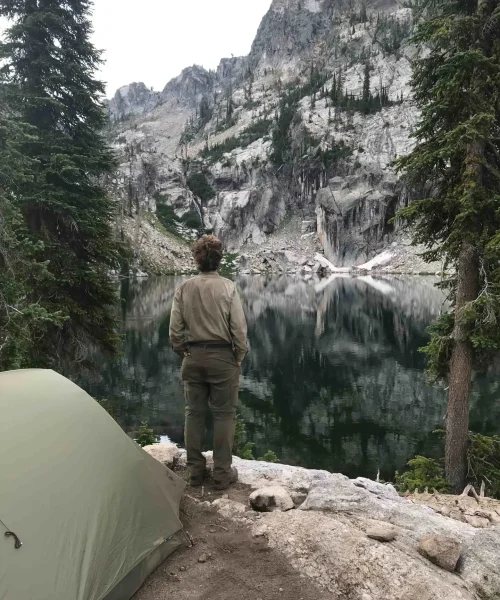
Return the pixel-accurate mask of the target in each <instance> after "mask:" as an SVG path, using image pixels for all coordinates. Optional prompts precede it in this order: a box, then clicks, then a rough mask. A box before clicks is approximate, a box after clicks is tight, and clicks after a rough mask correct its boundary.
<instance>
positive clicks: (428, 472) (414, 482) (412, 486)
mask: <svg viewBox="0 0 500 600" xmlns="http://www.w3.org/2000/svg"><path fill="white" fill-rule="evenodd" d="M395 486H396V489H397V490H398V492H401V493H403V492H407V491H408V492H414V491H415V490H420V491H423V490H424V489H425V488H426V487H428V488H429V490H431V491H432V490H436V491H437V492H441V493H443V494H446V493H447V492H449V486H448V484H447V483H446V479H445V477H444V467H443V466H442V465H441V464H439V463H438V462H437V461H436V460H434V459H433V458H425V456H416V457H415V458H412V459H411V460H410V461H408V470H407V471H405V472H404V473H403V474H402V475H400V474H399V473H397V472H396V476H395Z"/></svg>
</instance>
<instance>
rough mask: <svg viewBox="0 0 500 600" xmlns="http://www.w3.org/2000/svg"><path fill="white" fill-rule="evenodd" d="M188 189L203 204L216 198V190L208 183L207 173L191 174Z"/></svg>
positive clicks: (188, 179)
mask: <svg viewBox="0 0 500 600" xmlns="http://www.w3.org/2000/svg"><path fill="white" fill-rule="evenodd" d="M187 185H188V188H189V189H190V190H191V191H192V192H193V194H194V195H195V196H197V197H198V198H199V199H200V200H201V202H202V204H204V203H206V202H208V201H209V200H211V199H212V198H214V197H215V190H214V188H213V187H212V186H211V185H210V184H209V183H208V179H207V176H206V175H205V173H200V172H198V173H191V175H189V177H188V178H187Z"/></svg>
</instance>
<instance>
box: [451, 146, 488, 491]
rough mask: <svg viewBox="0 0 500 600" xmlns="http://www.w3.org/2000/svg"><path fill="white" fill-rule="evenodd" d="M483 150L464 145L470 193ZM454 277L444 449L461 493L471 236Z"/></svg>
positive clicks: (475, 283) (474, 270)
mask: <svg viewBox="0 0 500 600" xmlns="http://www.w3.org/2000/svg"><path fill="white" fill-rule="evenodd" d="M483 151H484V147H483V143H482V141H479V140H474V141H472V142H470V143H469V146H468V148H467V169H466V181H467V183H468V184H469V185H470V188H469V190H470V191H469V193H470V194H474V190H475V189H476V187H478V186H481V184H482V166H481V158H482V156H483ZM457 279H458V281H457V295H456V302H455V327H454V329H453V340H454V347H453V352H452V355H451V361H450V379H449V392H448V415H447V419H446V452H445V471H446V479H447V481H448V483H449V485H450V487H451V491H452V492H453V493H455V494H458V493H461V492H462V490H463V489H464V487H465V479H466V477H467V445H468V441H469V402H470V394H471V390H472V365H473V348H472V344H471V343H470V341H469V333H470V331H469V328H468V327H467V325H466V324H465V323H464V309H465V308H466V307H467V304H469V303H470V302H472V301H473V300H475V299H476V298H477V296H478V294H479V261H478V256H477V252H476V248H475V247H474V244H473V242H472V238H467V239H465V240H464V241H463V243H462V246H461V248H460V255H459V257H458V267H457Z"/></svg>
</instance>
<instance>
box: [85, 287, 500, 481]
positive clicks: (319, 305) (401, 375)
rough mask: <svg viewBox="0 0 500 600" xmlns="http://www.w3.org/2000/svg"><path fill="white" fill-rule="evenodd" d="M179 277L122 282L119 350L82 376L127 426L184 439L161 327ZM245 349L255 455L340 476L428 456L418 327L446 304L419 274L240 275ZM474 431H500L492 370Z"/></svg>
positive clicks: (439, 421) (244, 394)
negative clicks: (90, 375) (145, 425)
mask: <svg viewBox="0 0 500 600" xmlns="http://www.w3.org/2000/svg"><path fill="white" fill-rule="evenodd" d="M181 280H182V279H180V278H176V277H164V278H152V279H143V280H137V281H128V280H127V281H124V282H123V283H122V284H121V292H120V293H121V299H122V314H121V316H122V323H123V333H124V349H123V354H122V356H121V358H120V359H118V360H116V361H114V362H108V363H104V364H103V367H102V370H101V373H102V378H101V379H100V380H88V379H87V380H85V381H83V382H82V381H79V383H80V384H81V385H82V386H83V387H84V388H86V389H87V391H89V392H90V393H91V394H92V395H94V396H95V397H98V398H101V399H102V398H105V399H107V404H108V406H110V407H111V409H112V412H113V414H114V416H115V417H116V418H117V420H118V421H119V422H120V423H121V424H122V426H123V427H124V429H125V430H127V431H131V430H134V429H135V428H136V426H137V424H138V423H139V422H140V421H142V420H147V421H148V422H149V424H150V425H151V426H153V427H154V429H155V430H156V432H157V433H158V434H161V435H167V436H169V437H170V438H171V439H172V440H174V441H176V442H178V443H182V438H183V420H184V416H183V412H184V401H183V390H182V383H181V380H180V358H179V357H177V356H176V355H175V354H174V353H173V352H172V350H171V348H170V341H169V337H168V328H169V320H170V309H171V305H172V298H173V294H174V290H175V287H176V286H177V285H178V284H179V282H180V281H181ZM236 281H237V284H238V287H239V289H240V293H241V296H242V300H243V305H244V308H245V313H246V315H247V320H248V329H249V343H250V347H251V351H250V354H249V356H248V358H247V360H246V361H245V363H244V365H243V369H242V378H241V393H240V414H241V418H242V419H243V421H244V423H245V426H246V430H247V436H248V440H249V441H251V442H254V444H255V453H256V456H260V455H262V454H263V453H264V452H266V451H267V450H268V449H271V450H273V451H274V452H275V453H276V454H277V455H278V456H279V457H280V458H281V460H282V461H283V462H286V463H290V464H297V465H302V466H305V467H310V468H324V469H327V470H330V471H338V472H342V473H345V474H346V475H349V476H351V477H352V476H358V475H363V476H368V477H372V478H373V477H375V476H376V474H377V471H378V470H379V469H380V471H381V475H382V477H384V478H391V477H392V476H393V474H394V471H395V470H401V469H402V468H403V466H404V464H405V463H406V461H407V460H408V459H409V458H411V457H413V456H414V455H415V454H417V453H425V454H431V455H432V454H433V453H434V454H435V453H437V452H439V450H438V444H439V442H438V437H437V436H436V435H435V434H433V433H432V432H433V431H434V430H435V429H438V428H441V427H442V426H443V417H444V415H445V410H446V409H445V392H444V391H443V390H442V389H439V388H436V387H434V388H433V387H429V386H428V385H427V383H426V378H425V374H424V358H423V356H422V355H421V354H420V353H419V351H418V349H419V348H420V347H421V346H423V345H424V344H425V343H426V340H427V333H426V328H427V326H428V324H429V323H430V322H432V320H433V319H434V318H435V317H436V316H437V315H438V314H439V311H440V310H441V308H442V306H443V296H442V293H441V292H440V291H439V290H437V289H436V288H435V287H434V286H433V281H432V280H430V279H428V278H395V279H392V278H391V279H389V278H374V277H373V278H372V277H358V278H348V277H343V276H332V277H331V278H330V279H325V280H322V281H321V282H318V281H304V280H301V279H294V278H290V277H277V278H276V277H275V278H271V279H268V278H265V277H260V276H259V277H256V276H253V277H243V276H241V277H238V278H237V280H236ZM471 429H473V430H475V431H480V432H482V433H485V434H492V433H499V432H500V390H499V389H498V384H497V378H496V377H494V376H490V377H489V378H488V379H487V378H485V377H478V378H477V379H476V382H475V391H474V397H473V401H472V411H471Z"/></svg>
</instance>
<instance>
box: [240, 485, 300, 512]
mask: <svg viewBox="0 0 500 600" xmlns="http://www.w3.org/2000/svg"><path fill="white" fill-rule="evenodd" d="M250 506H251V507H252V508H253V509H254V510H256V511H258V512H274V511H275V510H280V511H287V510H291V509H292V508H293V507H294V504H293V500H292V498H291V497H290V494H289V493H288V492H287V491H286V490H285V488H283V487H279V486H273V487H266V488H260V489H259V490H255V492H253V493H252V494H251V496H250Z"/></svg>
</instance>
